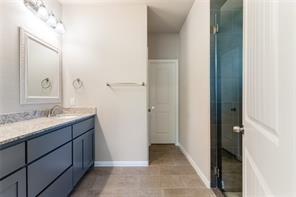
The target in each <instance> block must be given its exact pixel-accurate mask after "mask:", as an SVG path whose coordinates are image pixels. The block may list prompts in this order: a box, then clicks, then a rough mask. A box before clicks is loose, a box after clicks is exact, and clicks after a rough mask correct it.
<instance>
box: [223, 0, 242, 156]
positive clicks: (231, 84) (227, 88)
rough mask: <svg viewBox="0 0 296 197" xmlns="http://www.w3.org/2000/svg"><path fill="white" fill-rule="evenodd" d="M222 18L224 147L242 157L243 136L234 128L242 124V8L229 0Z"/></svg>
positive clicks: (224, 7)
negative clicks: (234, 131)
mask: <svg viewBox="0 0 296 197" xmlns="http://www.w3.org/2000/svg"><path fill="white" fill-rule="evenodd" d="M219 20H220V21H219V27H220V30H219V34H218V60H219V61H218V62H219V65H218V68H219V71H218V73H219V74H218V85H219V86H220V88H218V91H219V92H218V94H219V95H220V96H219V97H218V98H219V100H218V102H219V103H220V104H221V122H220V123H219V124H221V130H222V147H223V148H224V149H225V150H227V151H228V152H230V153H232V154H234V155H236V156H237V157H238V158H240V156H241V150H240V149H239V147H240V146H239V143H241V142H240V136H239V135H238V134H236V133H233V132H232V128H233V126H235V125H240V124H241V113H242V112H241V110H242V107H241V106H242V8H241V7H238V8H236V7H235V6H233V4H230V3H229V4H228V2H226V3H225V4H224V5H223V6H222V7H221V9H220V19H219Z"/></svg>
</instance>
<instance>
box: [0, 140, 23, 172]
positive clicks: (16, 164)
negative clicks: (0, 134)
mask: <svg viewBox="0 0 296 197" xmlns="http://www.w3.org/2000/svg"><path fill="white" fill-rule="evenodd" d="M25 150H26V149H25V143H21V144H18V145H15V146H12V147H9V148H6V149H3V150H0V178H2V177H4V176H6V175H8V174H9V173H12V172H13V171H15V170H17V169H19V168H21V167H22V166H24V165H25V162H26V154H25Z"/></svg>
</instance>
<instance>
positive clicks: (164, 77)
mask: <svg viewBox="0 0 296 197" xmlns="http://www.w3.org/2000/svg"><path fill="white" fill-rule="evenodd" d="M177 64H178V63H177V61H175V60H150V61H149V105H150V110H149V111H150V113H149V115H150V143H151V144H169V143H176V131H177V92H178V91H177V90H178V89H177V88H178V83H177V81H178V80H177Z"/></svg>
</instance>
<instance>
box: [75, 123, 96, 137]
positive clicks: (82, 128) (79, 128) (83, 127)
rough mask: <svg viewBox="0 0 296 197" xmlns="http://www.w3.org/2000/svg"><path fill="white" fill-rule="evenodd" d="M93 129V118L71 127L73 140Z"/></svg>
mask: <svg viewBox="0 0 296 197" xmlns="http://www.w3.org/2000/svg"><path fill="white" fill-rule="evenodd" d="M94 127H95V123H94V118H90V119H87V120H84V121H82V122H79V123H77V124H74V125H73V138H75V137H77V136H79V135H81V134H83V133H84V132H86V131H88V130H90V129H93V128H94Z"/></svg>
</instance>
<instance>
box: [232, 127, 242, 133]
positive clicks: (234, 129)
mask: <svg viewBox="0 0 296 197" xmlns="http://www.w3.org/2000/svg"><path fill="white" fill-rule="evenodd" d="M233 132H234V133H240V134H244V133H245V128H244V126H242V127H240V126H234V127H233Z"/></svg>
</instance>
